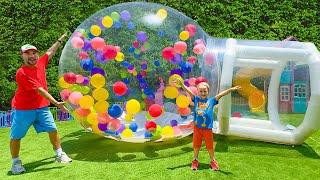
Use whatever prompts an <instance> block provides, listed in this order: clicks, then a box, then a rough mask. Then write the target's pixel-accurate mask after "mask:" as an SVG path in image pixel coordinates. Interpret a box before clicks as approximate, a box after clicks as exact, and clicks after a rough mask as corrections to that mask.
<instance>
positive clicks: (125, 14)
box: [120, 10, 131, 21]
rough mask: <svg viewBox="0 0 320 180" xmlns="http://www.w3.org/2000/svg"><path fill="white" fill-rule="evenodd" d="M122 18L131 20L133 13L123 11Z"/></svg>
mask: <svg viewBox="0 0 320 180" xmlns="http://www.w3.org/2000/svg"><path fill="white" fill-rule="evenodd" d="M120 18H121V19H122V20H124V21H129V20H130V19H131V15H130V13H129V12H128V11H127V10H124V11H121V13H120Z"/></svg>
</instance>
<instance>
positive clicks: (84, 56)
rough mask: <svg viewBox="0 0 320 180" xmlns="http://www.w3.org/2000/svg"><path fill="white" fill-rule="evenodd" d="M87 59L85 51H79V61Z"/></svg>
mask: <svg viewBox="0 0 320 180" xmlns="http://www.w3.org/2000/svg"><path fill="white" fill-rule="evenodd" d="M88 57H89V55H88V53H87V52H85V51H81V52H79V59H81V60H83V59H87V58H88Z"/></svg>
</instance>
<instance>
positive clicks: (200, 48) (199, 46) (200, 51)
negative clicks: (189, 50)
mask: <svg viewBox="0 0 320 180" xmlns="http://www.w3.org/2000/svg"><path fill="white" fill-rule="evenodd" d="M205 50H206V46H204V45H203V44H197V45H195V46H194V47H193V52H194V53H195V54H197V55H199V54H203V53H204V51H205Z"/></svg>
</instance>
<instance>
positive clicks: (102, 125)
mask: <svg viewBox="0 0 320 180" xmlns="http://www.w3.org/2000/svg"><path fill="white" fill-rule="evenodd" d="M98 128H99V129H100V130H101V131H106V130H107V129H108V124H101V123H98Z"/></svg>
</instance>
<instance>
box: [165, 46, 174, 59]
mask: <svg viewBox="0 0 320 180" xmlns="http://www.w3.org/2000/svg"><path fill="white" fill-rule="evenodd" d="M162 57H163V59H166V60H169V61H170V60H172V59H173V57H174V49H173V47H166V48H164V49H163V50H162Z"/></svg>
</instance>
